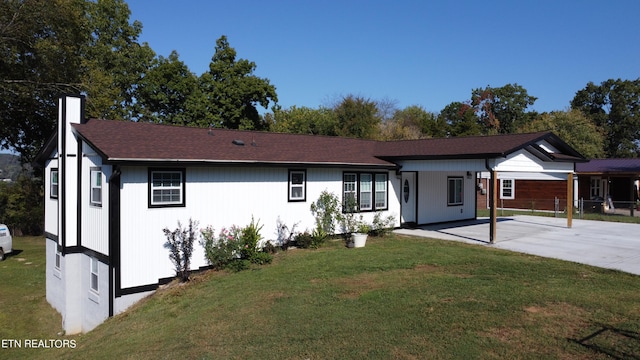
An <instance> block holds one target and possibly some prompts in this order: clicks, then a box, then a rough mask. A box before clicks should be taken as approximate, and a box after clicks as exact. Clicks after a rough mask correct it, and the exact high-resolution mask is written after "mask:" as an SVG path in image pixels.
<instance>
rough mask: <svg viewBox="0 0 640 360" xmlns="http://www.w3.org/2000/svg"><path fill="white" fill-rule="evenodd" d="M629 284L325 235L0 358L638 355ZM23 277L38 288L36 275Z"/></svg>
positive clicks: (437, 245) (400, 240) (516, 261)
mask: <svg viewBox="0 0 640 360" xmlns="http://www.w3.org/2000/svg"><path fill="white" fill-rule="evenodd" d="M38 251H41V250H38ZM26 253H27V252H26V251H25V256H26ZM40 256H41V255H40ZM9 260H11V261H13V260H15V259H11V258H10V259H9ZM41 261H42V259H41ZM0 264H2V265H0V266H3V265H4V263H0ZM11 265H12V266H14V264H11ZM29 269H30V270H31V272H36V273H38V272H41V273H43V272H44V266H43V265H41V266H38V267H31V268H29ZM23 276H24V275H23ZM31 276H33V277H35V278H41V277H43V274H38V275H31ZM23 279H25V280H26V279H27V277H26V276H24V277H23ZM639 288H640V277H639V276H635V275H630V274H625V273H622V272H617V271H612V270H605V269H599V268H594V267H589V266H586V265H579V264H574V263H569V262H563V261H558V260H552V259H544V258H540V257H535V256H529V255H523V254H518V253H511V252H507V251H501V250H498V249H492V248H489V247H484V246H477V245H469V244H462V243H455V242H447V241H440V240H432V239H423V238H413V237H404V236H395V235H394V236H390V237H387V238H369V240H368V241H367V246H366V247H365V248H360V249H347V248H345V247H344V246H343V245H342V243H341V242H330V243H329V244H328V245H326V246H325V247H323V248H321V249H319V250H290V251H288V252H281V253H279V254H277V255H276V257H275V259H274V263H273V264H271V265H267V266H264V267H260V268H255V269H253V270H249V271H244V272H240V273H233V274H231V273H225V272H207V273H204V274H200V275H197V276H195V277H194V279H193V281H191V282H190V283H188V284H186V285H176V284H174V285H173V286H170V287H168V288H166V289H162V290H159V291H158V292H156V293H155V294H154V295H152V296H151V297H149V298H148V299H145V300H143V301H142V302H140V303H138V304H136V305H134V306H133V308H132V309H130V310H129V311H127V312H126V313H124V314H120V315H118V316H116V317H114V318H111V319H108V320H107V321H106V322H105V323H104V324H102V325H101V326H99V327H98V328H96V329H95V330H93V331H92V332H90V333H88V334H84V335H77V336H69V337H66V338H68V339H73V340H75V341H76V342H77V348H75V349H64V350H54V349H52V350H33V349H32V350H31V351H24V349H23V350H16V349H10V350H6V349H0V358H3V357H4V356H3V355H5V354H7V355H8V354H10V357H11V358H20V357H23V358H54V357H55V358H57V359H64V358H74V359H76V358H77V359H89V358H91V359H127V358H131V359H140V358H143V359H145V358H150V359H151V358H152V359H158V358H159V359H175V358H182V359H200V358H202V359H370V358H374V359H376V358H377V359H391V358H394V359H426V358H431V359H438V358H442V359H446V358H451V359H460V358H464V359H467V358H476V359H477V358H482V359H506V358H520V359H539V358H560V359H585V358H591V359H606V358H610V357H609V356H610V355H612V356H615V357H618V358H638V357H639V356H640V306H638V304H640V292H639V291H638V289H639ZM31 291H32V292H34V293H37V294H42V293H43V292H44V283H43V282H42V280H40V283H39V285H38V286H37V287H35V288H31ZM3 294H6V293H5V292H3ZM20 296H21V297H22V296H24V295H20ZM8 297H9V298H12V297H13V295H11V296H8ZM39 297H40V300H39V301H38V302H36V303H33V304H32V305H31V307H32V309H31V310H27V308H26V305H18V306H22V307H21V309H22V311H25V312H26V311H31V312H39V313H41V314H49V313H51V312H52V310H50V309H48V308H47V307H48V305H46V303H44V302H43V301H42V298H41V297H42V295H39ZM19 302H20V300H19V299H18V300H12V304H17V303H19ZM51 317H54V318H55V317H56V316H55V315H51ZM25 320H27V319H23V318H22V317H21V316H20V315H17V314H16V315H15V318H14V321H16V322H23V321H25ZM52 321H53V322H54V323H55V322H58V324H59V316H58V317H57V319H56V320H47V322H43V323H42V324H41V327H38V326H36V327H34V328H31V330H29V331H33V333H25V332H24V331H25V330H19V331H21V332H19V333H13V332H12V331H8V332H7V331H5V332H4V333H3V334H2V336H3V337H5V338H7V337H8V338H14V337H19V336H29V337H30V338H32V337H39V336H42V337H43V338H45V339H46V338H52V337H53V338H56V335H55V331H59V330H58V329H56V328H55V326H54V327H52V325H51V322H52ZM592 335H593V336H592ZM5 352H6V353H5Z"/></svg>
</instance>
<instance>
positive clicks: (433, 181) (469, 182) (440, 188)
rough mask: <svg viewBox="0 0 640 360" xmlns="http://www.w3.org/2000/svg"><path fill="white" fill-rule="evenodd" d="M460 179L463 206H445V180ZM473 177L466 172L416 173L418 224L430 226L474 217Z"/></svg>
mask: <svg viewBox="0 0 640 360" xmlns="http://www.w3.org/2000/svg"><path fill="white" fill-rule="evenodd" d="M449 177H462V178H463V181H464V190H463V191H464V194H463V199H464V200H463V205H455V206H447V178H449ZM475 186H476V185H475V177H474V176H473V175H472V176H471V177H470V178H469V177H467V172H466V171H464V172H463V171H457V172H432V171H421V172H419V173H418V223H419V224H430V223H438V222H445V221H455V220H465V219H472V218H474V217H475V206H476V198H475Z"/></svg>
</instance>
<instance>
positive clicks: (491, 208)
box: [484, 158, 497, 244]
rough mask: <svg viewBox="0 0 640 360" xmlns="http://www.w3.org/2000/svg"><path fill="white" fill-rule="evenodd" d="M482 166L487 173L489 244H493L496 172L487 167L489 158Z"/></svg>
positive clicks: (494, 233) (494, 235) (495, 213)
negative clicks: (488, 175) (488, 176)
mask: <svg viewBox="0 0 640 360" xmlns="http://www.w3.org/2000/svg"><path fill="white" fill-rule="evenodd" d="M484 166H485V168H486V169H487V171H489V174H490V179H489V184H488V185H489V196H488V198H489V243H490V244H493V243H494V242H495V237H496V222H497V221H496V220H497V218H496V215H497V212H496V194H495V193H496V172H495V170H494V169H493V168H492V167H491V166H489V158H486V159H484Z"/></svg>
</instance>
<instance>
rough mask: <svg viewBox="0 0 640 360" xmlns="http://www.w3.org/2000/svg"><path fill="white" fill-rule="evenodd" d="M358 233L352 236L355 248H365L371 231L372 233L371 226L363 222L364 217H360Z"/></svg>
mask: <svg viewBox="0 0 640 360" xmlns="http://www.w3.org/2000/svg"><path fill="white" fill-rule="evenodd" d="M356 231H357V232H355V233H353V234H352V235H351V241H352V242H353V247H364V245H365V244H366V243H367V236H369V231H371V226H370V225H369V224H367V223H366V222H365V221H363V220H362V216H360V221H358V223H357V229H356Z"/></svg>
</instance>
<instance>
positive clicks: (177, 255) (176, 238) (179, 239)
mask: <svg viewBox="0 0 640 360" xmlns="http://www.w3.org/2000/svg"><path fill="white" fill-rule="evenodd" d="M197 226H198V222H197V221H193V220H192V219H189V226H188V228H186V229H183V228H182V224H180V221H178V228H176V229H175V230H173V231H171V230H169V228H164V229H162V231H163V232H164V235H165V236H166V238H167V242H166V243H165V244H164V246H165V248H167V249H169V251H170V253H169V259H171V262H172V263H173V265H174V267H175V269H176V276H177V277H178V278H179V279H180V280H181V281H183V282H184V281H188V280H189V268H190V267H191V255H192V254H193V242H194V240H195V238H196V234H195V229H194V228H195V227H197Z"/></svg>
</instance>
